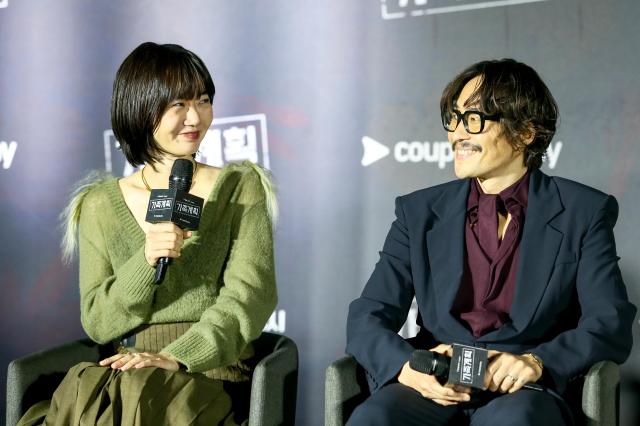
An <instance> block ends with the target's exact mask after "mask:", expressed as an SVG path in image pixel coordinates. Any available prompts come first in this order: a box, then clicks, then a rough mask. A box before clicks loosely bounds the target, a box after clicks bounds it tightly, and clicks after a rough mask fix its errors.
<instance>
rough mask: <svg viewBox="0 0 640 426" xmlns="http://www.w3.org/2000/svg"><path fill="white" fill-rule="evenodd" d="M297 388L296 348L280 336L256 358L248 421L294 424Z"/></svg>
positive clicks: (255, 424) (265, 425) (263, 425)
mask: <svg viewBox="0 0 640 426" xmlns="http://www.w3.org/2000/svg"><path fill="white" fill-rule="evenodd" d="M297 389H298V348H297V347H296V344H295V343H294V342H293V341H292V340H291V339H289V338H287V337H285V336H279V339H278V341H277V343H276V345H275V347H274V351H273V352H272V353H270V354H269V355H267V356H265V357H264V358H262V359H261V360H260V362H258V364H257V365H256V367H255V369H254V370H253V377H252V379H251V402H250V405H249V424H250V425H251V426H270V425H289V424H290V425H293V424H294V420H295V412H296V397H297Z"/></svg>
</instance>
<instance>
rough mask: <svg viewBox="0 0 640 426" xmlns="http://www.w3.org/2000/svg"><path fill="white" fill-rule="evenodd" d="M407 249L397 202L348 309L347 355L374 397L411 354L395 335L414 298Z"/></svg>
mask: <svg viewBox="0 0 640 426" xmlns="http://www.w3.org/2000/svg"><path fill="white" fill-rule="evenodd" d="M409 247H410V245H409V233H408V231H407V226H406V223H405V216H404V211H403V206H402V198H400V197H399V198H397V199H396V219H395V221H394V222H393V224H392V225H391V230H390V231H389V233H388V235H387V238H386V240H385V243H384V247H383V249H382V251H381V252H380V260H379V261H378V263H377V264H376V266H375V269H374V271H373V274H372V275H371V278H369V281H368V282H367V284H366V286H365V288H364V290H363V292H362V295H361V296H360V297H359V298H357V299H356V300H354V301H353V302H352V303H351V304H350V306H349V315H348V318H347V353H349V354H350V355H353V356H354V357H355V359H356V360H357V361H358V363H359V364H360V365H362V366H363V367H364V368H365V370H366V371H367V378H368V381H369V386H370V388H371V391H372V392H373V391H375V390H377V389H379V388H380V387H382V386H383V385H385V384H386V383H388V382H389V381H391V380H393V379H394V378H395V377H396V376H397V375H398V373H399V372H400V370H401V368H402V366H403V365H404V363H405V362H407V361H408V360H409V357H410V356H411V353H412V352H413V347H412V346H411V345H410V344H409V343H408V342H406V341H405V340H404V339H403V338H402V337H400V336H399V335H398V331H399V330H400V328H401V327H402V325H403V324H404V322H405V320H406V318H407V313H408V312H409V308H410V307H411V302H412V300H413V296H414V289H413V281H412V275H411V264H410V248H409Z"/></svg>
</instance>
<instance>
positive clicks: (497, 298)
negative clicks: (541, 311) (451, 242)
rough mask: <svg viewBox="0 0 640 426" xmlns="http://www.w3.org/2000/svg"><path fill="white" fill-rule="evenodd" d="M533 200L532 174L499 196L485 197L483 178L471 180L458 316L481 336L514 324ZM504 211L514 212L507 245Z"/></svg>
mask: <svg viewBox="0 0 640 426" xmlns="http://www.w3.org/2000/svg"><path fill="white" fill-rule="evenodd" d="M528 196H529V172H527V173H526V174H525V175H524V176H523V177H522V178H520V179H519V180H518V181H517V182H515V183H514V184H513V185H511V186H510V187H508V188H506V189H505V190H503V191H502V192H500V193H499V194H485V193H484V192H483V191H482V188H481V187H480V184H479V183H478V181H477V179H473V181H472V182H471V185H470V191H469V197H468V201H467V219H466V221H465V243H466V253H465V257H464V272H463V275H462V282H461V284H460V289H459V290H458V294H457V296H456V300H455V302H454V306H453V309H452V313H453V314H454V316H456V317H457V318H458V319H459V320H460V321H461V322H462V323H466V324H468V326H469V328H470V329H471V331H472V332H473V335H474V336H475V337H476V338H477V337H480V336H482V335H484V334H486V333H488V332H490V331H492V330H496V329H498V328H500V327H501V326H502V325H503V324H505V323H507V322H509V321H510V318H509V312H510V310H511V302H512V301H513V294H514V292H515V287H516V273H517V271H518V259H519V256H520V239H521V236H522V229H523V228H524V219H525V212H526V211H527V200H528ZM499 213H500V214H502V215H503V216H506V215H507V213H511V221H510V222H509V224H508V225H507V229H506V232H505V233H504V237H503V239H502V241H500V239H499V238H498V214H499Z"/></svg>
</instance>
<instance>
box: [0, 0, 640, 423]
mask: <svg viewBox="0 0 640 426" xmlns="http://www.w3.org/2000/svg"><path fill="white" fill-rule="evenodd" d="M639 21H640V4H639V2H638V1H636V0H620V1H607V2H604V1H598V0H537V1H535V0H511V1H500V2H495V1H478V0H429V1H426V0H422V1H421V0H369V1H364V0H361V1H339V0H333V1H320V0H317V1H311V0H299V1H285V0H272V1H247V0H234V1H222V0H216V1H206V0H185V1H169V0H153V1H151V0H145V1H143V0H137V1H135V2H132V1H125V0H111V1H105V2H87V1H81V0H59V1H48V2H46V3H45V2H42V1H36V0H0V217H1V218H2V225H0V241H1V242H2V244H0V285H1V287H0V290H1V291H2V297H1V298H0V321H1V322H2V325H3V327H2V336H1V337H2V338H1V342H0V345H1V346H0V364H1V365H2V368H3V369H4V368H5V367H6V365H7V364H8V362H9V361H10V360H11V359H13V358H15V357H18V356H22V355H24V354H26V353H29V352H32V351H35V350H39V349H42V348H44V347H47V346H51V345H54V344H59V343H61V342H64V341H68V340H70V339H74V338H78V337H82V336H83V335H84V334H83V331H82V329H81V327H80V323H79V308H78V290H77V287H78V285H77V265H76V264H73V265H70V266H63V265H62V263H61V261H60V250H59V248H58V244H59V240H60V236H61V231H60V228H59V225H58V223H59V222H58V215H59V213H60V211H61V210H62V209H63V207H64V206H65V203H66V200H67V194H68V191H69V188H70V187H71V185H72V184H73V182H75V181H77V180H78V179H79V178H81V177H82V176H83V175H85V174H86V173H87V172H88V171H89V170H91V169H109V170H111V171H112V172H113V173H114V174H117V175H122V174H123V173H130V170H127V169H126V168H125V166H124V161H123V159H122V156H121V153H120V152H119V151H117V150H116V149H115V140H114V139H113V135H112V134H111V133H110V129H109V128H110V124H109V102H110V96H111V84H112V81H113V77H114V75H115V72H116V69H117V67H118V65H119V64H120V62H121V61H122V60H123V59H124V57H125V56H126V55H127V54H128V53H129V52H130V51H131V50H132V49H133V48H134V47H135V46H137V45H138V44H139V43H141V42H143V41H148V40H151V41H156V42H160V43H168V42H170V43H178V44H182V45H183V46H185V47H187V48H189V49H191V50H193V51H195V52H196V53H197V54H199V55H200V56H201V57H202V58H203V60H204V61H205V63H206V64H207V65H208V67H209V69H210V70H211V72H212V74H213V77H214V80H215V83H216V87H217V89H218V92H217V95H216V99H215V101H214V111H215V115H216V118H217V120H216V122H215V123H214V125H213V126H212V129H211V131H210V132H209V134H208V136H207V140H206V142H205V144H204V145H203V147H202V157H203V160H205V161H207V162H210V163H212V164H222V163H224V162H227V161H233V160H238V159H243V158H250V159H254V161H258V162H260V163H261V164H263V165H266V166H268V167H269V168H270V169H271V170H272V171H273V173H274V175H275V177H276V181H277V185H278V189H279V199H280V204H281V212H282V215H281V221H280V224H279V225H278V230H277V234H276V254H277V274H278V285H279V291H280V303H279V306H278V312H277V314H276V315H274V317H273V318H272V320H271V321H270V323H269V325H268V328H269V329H270V330H276V331H279V332H284V333H285V334H287V335H288V336H291V337H292V338H294V339H295V340H296V342H297V343H298V345H299V348H300V356H301V357H300V362H301V365H300V368H301V370H300V383H299V391H300V392H299V397H298V420H299V422H298V423H299V424H303V425H320V424H322V422H323V414H322V410H323V383H324V382H323V381H324V369H325V368H326V366H327V365H328V364H329V363H330V362H331V361H332V360H333V359H335V358H337V357H339V356H341V355H342V354H343V349H344V345H345V333H344V328H345V327H344V325H345V319H346V312H347V305H348V303H349V302H350V301H351V300H352V299H353V298H355V297H356V296H357V295H358V294H359V293H360V291H361V289H362V287H363V285H364V283H365V281H366V279H367V278H368V275H369V274H370V273H371V270H372V268H373V265H374V263H375V261H376V260H377V251H378V250H379V249H380V248H381V244H382V241H383V239H384V236H385V234H386V232H387V230H388V227H389V225H390V222H391V220H392V218H393V199H394V197H395V196H397V195H400V194H404V193H407V192H410V191H413V190H415V189H417V188H421V187H425V186H430V185H433V184H437V183H440V182H443V181H447V180H450V179H453V178H454V176H453V172H452V166H451V153H450V150H449V149H448V147H447V145H446V143H445V141H446V134H445V132H444V131H443V130H442V128H441V126H440V123H439V112H438V100H439V96H440V93H441V91H442V89H443V87H444V85H445V84H446V83H447V82H448V81H449V80H450V79H451V78H452V77H453V75H454V74H456V73H457V72H458V71H460V70H461V69H462V68H464V67H465V66H467V65H469V64H470V63H472V62H475V61H478V60H481V59H487V58H501V57H513V58H516V59H518V60H521V61H524V62H526V63H528V64H530V65H532V66H533V67H534V68H535V69H537V70H538V71H539V72H540V74H541V75H542V77H543V79H544V80H545V81H546V82H547V83H548V85H549V87H550V89H551V91H552V93H553V94H554V95H555V96H556V99H557V101H558V103H559V106H560V110H561V117H562V118H561V125H560V128H559V131H558V133H557V136H556V137H555V139H554V141H553V143H552V148H553V152H551V153H550V155H549V159H548V161H547V163H546V165H545V166H544V170H545V171H546V172H547V173H550V174H558V175H562V176H565V177H568V178H573V179H576V180H579V181H581V182H584V183H586V184H588V185H591V186H594V187H596V188H598V189H601V190H603V191H606V192H609V193H612V194H614V195H615V196H616V197H618V200H619V202H620V219H619V222H618V226H617V227H616V236H617V241H618V250H619V253H620V255H621V256H622V260H621V262H620V264H621V267H622V271H623V274H624V277H625V280H626V282H627V286H628V289H629V293H630V297H631V299H632V300H633V301H634V302H635V303H636V304H638V302H640V294H639V293H640V285H639V284H638V283H639V278H640V262H638V251H639V250H640V243H639V242H638V241H640V216H639V215H638V214H637V212H638V210H639V209H640V197H639V196H640V186H639V185H638V183H639V180H640V171H639V169H638V167H637V166H638V158H639V155H638V154H639V152H640V150H639V149H638V148H637V135H638V134H640V119H639V115H638V113H637V111H638V110H639V107H640V96H639V95H640V93H639V91H640V90H639V89H638V87H639V86H638V84H637V82H636V81H637V75H638V71H637V70H638V69H640V67H639V65H640V63H639V62H640V59H639V57H638V55H637V50H638V49H637V47H638V44H639V42H640V35H639V33H638V29H639V26H638V22H639ZM227 130H230V132H226V131H227ZM365 144H366V145H367V147H368V148H369V149H368V155H367V156H366V158H363V152H364V150H363V147H364V145H365ZM635 336H636V338H637V337H638V327H637V324H636V327H635ZM622 368H623V385H624V388H623V391H624V394H623V407H622V408H623V410H625V411H626V412H628V413H627V414H625V416H626V417H625V419H627V421H631V422H632V420H629V419H631V418H632V417H631V416H633V413H631V412H630V410H632V409H633V408H635V406H634V405H633V403H634V402H635V401H637V398H638V393H633V389H634V386H636V389H637V380H638V376H639V375H640V359H639V350H638V348H637V345H636V347H635V348H634V352H633V353H632V355H631V358H630V360H629V361H628V362H627V363H626V364H625V365H624V366H623V367H622ZM5 374H6V373H4V371H3V373H2V374H1V375H0V377H1V379H0V386H1V387H2V388H3V389H4V382H5V378H6V376H5ZM1 407H2V409H4V400H3V402H2V406H1ZM0 415H2V416H3V415H4V414H3V413H0ZM629 424H632V423H629Z"/></svg>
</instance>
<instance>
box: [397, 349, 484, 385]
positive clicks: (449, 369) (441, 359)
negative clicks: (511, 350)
mask: <svg viewBox="0 0 640 426" xmlns="http://www.w3.org/2000/svg"><path fill="white" fill-rule="evenodd" d="M452 347H453V355H452V357H451V358H449V357H448V356H447V355H443V354H440V353H438V352H432V351H427V350H415V351H413V353H412V354H411V359H410V360H409V366H410V367H411V368H412V369H413V370H416V371H418V372H420V373H424V374H430V375H433V376H435V377H436V378H437V379H438V381H439V382H440V383H441V384H445V383H450V384H454V385H462V386H469V387H472V388H476V389H483V388H484V373H485V370H486V369H487V358H488V351H487V350H486V349H482V348H475V347H473V346H465V345H459V344H455V343H454V344H453V345H452Z"/></svg>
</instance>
